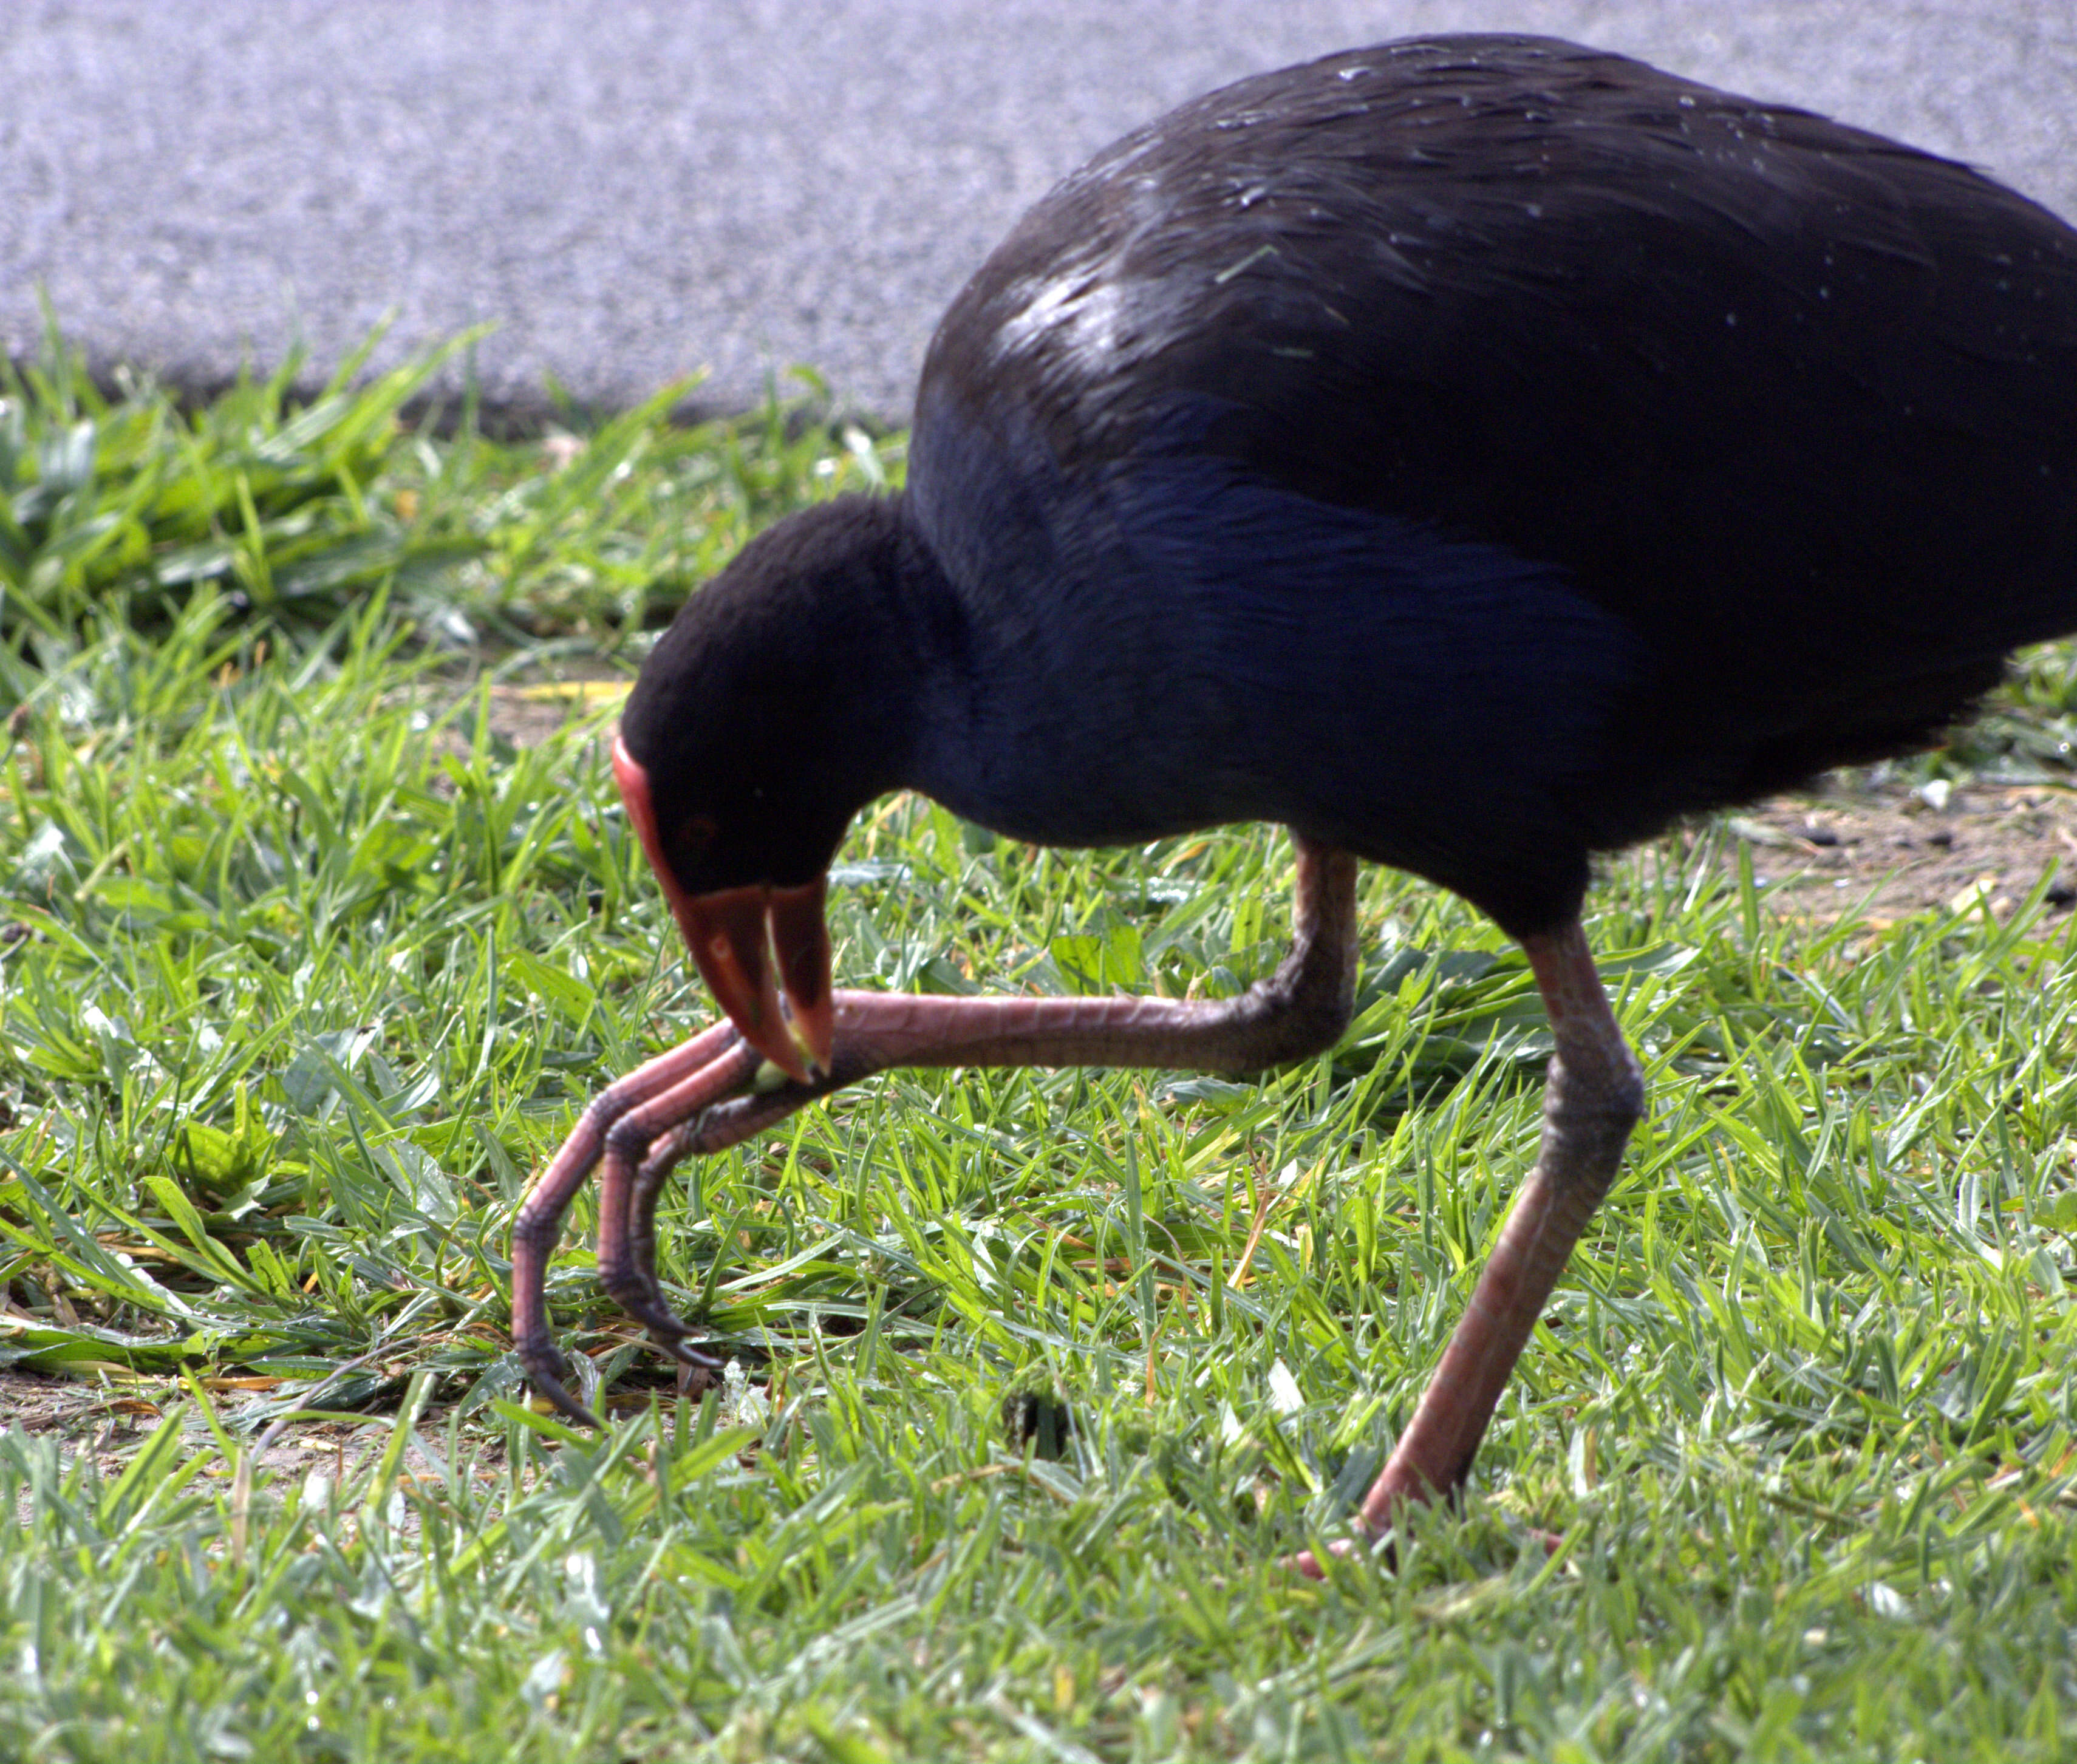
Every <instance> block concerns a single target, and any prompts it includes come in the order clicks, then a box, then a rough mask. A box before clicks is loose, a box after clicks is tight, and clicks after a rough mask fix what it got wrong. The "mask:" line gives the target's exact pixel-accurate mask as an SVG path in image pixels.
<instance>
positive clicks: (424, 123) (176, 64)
mask: <svg viewBox="0 0 2077 1764" xmlns="http://www.w3.org/2000/svg"><path fill="white" fill-rule="evenodd" d="M1451 29H1457V30H1464V29H1472V30H1490V29H1523V30H1534V31H1545V32H1548V33H1550V34H1553V35H1562V36H1568V37H1571V38H1574V39H1575V40H1580V41H1584V42H1588V43H1595V44H1601V45H1605V46H1606V47H1608V48H1615V49H1620V50H1622V51H1625V52H1629V53H1631V54H1635V55H1638V56H1643V57H1644V58H1646V60H1652V61H1655V62H1657V63H1659V64H1661V65H1662V66H1665V67H1667V68H1671V69H1674V70H1675V71H1676V72H1679V73H1686V74H1689V75H1692V76H1693V77H1698V78H1701V79H1705V80H1708V81H1712V82H1713V83H1715V84H1717V85H1725V86H1729V87H1731V88H1733V89H1738V90H1742V91H1745V92H1748V93H1750V94H1754V95H1756V96H1760V97H1764V98H1774V99H1782V100H1787V101H1789V102H1796V103H1800V104H1804V105H1806V106H1810V107H1812V108H1814V109H1817V110H1824V111H1827V112H1829V113H1831V114H1834V115H1838V116H1840V117H1842V118H1844V119H1846V120H1849V121H1851V122H1854V123H1860V124H1863V125H1865V126H1867V127H1874V128H1877V129H1880V130H1883V131H1886V132H1888V133H1890V134H1893V135H1899V136H1900V137H1902V138H1904V139H1908V140H1911V141H1913V142H1915V143H1917V144H1920V145H1922V146H1926V147H1929V148H1933V149H1934V150H1936V151H1938V152H1946V153H1949V154H1952V155H1954V156H1957V157H1959V158H1962V159H1965V160H1970V161H1971V162H1972V163H1974V164H1979V165H1981V166H1983V167H1984V168H1986V169H1988V170H1989V171H1991V172H1992V173H1995V174H1996V175H1998V176H2000V177H2003V178H2004V179H2005V180H2006V181H2008V182H2010V183H2012V184H2013V185H2017V187H2018V188H2019V189H2022V190H2024V191H2025V192H2026V193H2029V195H2032V196H2033V197H2035V198H2038V199H2039V200H2041V201H2042V202H2046V203H2047V204H2048V205H2049V206H2051V207H2054V208H2056V209H2058V210H2060V211H2061V212H2062V213H2065V214H2071V215H2073V216H2077V5H2073V4H2072V0H1746V3H1736V0H1728V3H1727V0H1676V3H1661V0H1508V3H1499V0H1446V3H1445V0H1392V3H1385V0H1371V3H1367V4H1363V3H1358V0H1133V3H1109V4H1106V3H1105V0H936V3H924V0H848V3H847V0H681V3H679V4H676V5H672V4H668V3H664V0H592V3H581V0H569V3H565V4H547V3H545V0H540V3H534V0H525V3H522V0H415V3H407V0H357V3H355V0H337V3H331V4H327V3H323V0H185V3H175V0H134V3H120V0H0V89H4V90H5V92H6V102H5V104H4V105H0V270H3V271H4V274H0V338H4V341H5V343H6V347H7V348H8V350H9V352H10V353H12V354H17V355H19V353H21V352H23V351H24V350H25V349H27V348H31V347H33V346H34V344H35V340H36V338H37V335H38V334H39V332H40V328H41V319H40V315H39V310H38V305H37V299H38V290H39V289H43V290H44V291H46V292H47V293H48V295H49V297H50V298H51V300H52V302H53V304H54V305H55V306H56V310H57V312H58V314H59V317H60V321H61V322H62V324H63V326H64V327H65V331H66V332H67V333H68V334H69V335H70V336H71V337H72V338H73V340H74V341H76V342H77V343H81V344H83V345H84V346H85V347H86V348H87V349H88V351H89V354H90V356H92V357H93V359H94V360H95V362H96V363H97V364H98V365H102V366H104V367H105V366H106V365H108V364H112V363H114V362H117V361H131V362H136V363H141V364H147V365H149V366H151V367H152V368H156V369H157V370H159V371H160V372H163V373H164V374H165V375H166V376H167V377H169V378H170V379H172V380H173V381H176V382H177V383H180V384H181V385H187V386H189V387H193V388H198V389H206V388H207V387H209V386H210V385H214V384H219V383H221V381H223V380H224V379H225V378H226V377H227V376H229V375H230V374H231V373H232V372H235V369H236V368H237V366H238V364H239V361H240V360H241V359H242V358H246V357H249V358H250V359H251V360H253V361H255V362H256V363H258V364H262V365H267V366H271V365H272V364H275V363H277V362H278V361H279V360H281V358H282V356H283V355H284V353H285V351H287V350H288V349H289V347H291V346H292V345H293V343H296V342H297V341H298V340H300V341H302V343H305V344H306V345H307V347H308V348H309V351H310V359H311V362H312V364H313V367H314V369H322V368H323V367H324V366H326V365H328V364H331V363H333V362H335V361H336V360H338V359H339V357H340V356H341V355H342V353H343V352H345V351H347V350H348V349H349V348H350V347H352V345H353V344H354V343H356V342H357V341H358V340H359V339H361V338H362V337H363V336H364V335H366V333H367V332H368V330H369V329H370V327H373V325H374V324H375V323H376V322H377V321H378V320H379V319H381V318H382V317H383V316H384V315H385V314H390V313H393V314H395V318H396V322H395V325H394V327H393V330H392V331H391V332H390V335H389V342H388V343H386V344H385V348H384V350H383V352H382V353H381V356H378V358H377V359H378V363H381V362H384V361H389V360H396V359H398V357H399V356H401V355H402V353H403V352H406V350H408V349H410V348H414V347H418V346H420V345H422V344H424V343H428V342H431V341H434V340H437V339H441V338H444V337H447V336H449V335H452V334H454V333H455V332H456V331H460V330H461V329H462V328H463V327H466V326H468V325H472V324H474V323H477V322H481V321H485V320H489V321H492V322H495V323H496V325H497V327H498V328H497V331H496V333H495V334H494V335H493V336H492V337H491V338H490V339H489V340H488V341H486V342H485V343H483V344H482V345H481V347H480V349H479V351H478V355H477V372H478V376H479V378H480V380H481V384H482V385H483V386H484V388H485V393H486V395H487V397H489V399H490V400H491V401H493V403H495V404H497V405H499V406H503V407H505V408H506V409H507V410H510V411H513V412H514V413H515V414H523V413H524V412H526V411H527V410H530V409H533V408H537V407H538V406H539V401H540V396H541V392H542V389H543V386H544V385H546V384H547V381H549V380H550V379H551V378H552V379H553V380H554V381H558V382H560V384H562V385H564V386H566V387H568V388H569V389H571V390H572V392H573V393H576V395H578V396H579V397H581V398H583V399H585V400H586V401H593V402H596V403H601V404H622V403H626V402H628V401H632V400H634V399H636V398H639V397H642V396H643V395H645V394H647V393H649V392H651V391H653V390H655V389H657V388H658V387H660V386H661V385H664V383H666V382H667V381H671V380H672V379H674V378H676V377H680V376H682V375H685V374H688V373H690V372H695V371H697V370H701V369H705V370H707V371H708V372H709V376H710V377H709V378H708V379H707V381H706V385H705V387H704V389H703V391H702V393H701V401H703V402H705V403H708V404H710V405H715V406H741V405H743V404H745V403H747V402H750V401H754V400H755V398H756V397H758V396H759V393H760V387H761V385H762V384H763V382H764V376H765V375H766V374H767V373H768V372H770V371H771V370H772V369H774V368H784V367H785V365H786V364H789V363H792V362H796V361H801V362H808V363H811V364H814V365H815V366H817V367H818V368H820V369H821V370H822V372H824V373H825V374H826V376H827V377H828V378H829V380H830V382H831V383H832V385H833V386H834V387H835V389H836V390H837V392H838V393H839V396H840V397H842V398H843V399H844V400H845V401H847V403H850V404H852V405H854V406H856V407H859V408H863V409H866V410H872V411H873V412H876V413H877V414H881V415H884V416H886V417H889V418H900V417H901V416H903V415H905V413H906V410H907V406H908V402H909V396H910V393H911V391H912V389H913V388H914V381H915V374H916V369H917V367H918V364H919V363H920V361H921V359H922V350H923V346H924V344H925V343H926V341H927V339H928V338H929V335H930V327H931V326H932V324H933V323H934V322H935V320H936V318H937V315H938V314H939V311H940V310H942V309H943V306H944V305H945V304H946V302H947V301H948V300H949V299H950V298H951V296H952V294H953V293H955V291H956V290H957V289H958V287H959V285H960V283H961V282H962V281H964V279H965V278H966V277H967V276H968V274H969V273H971V272H972V270H973V269H974V268H975V267H976V265H977V264H979V263H980V260H981V259H982V257H983V256H984V255H985V254H986V252H987V251H988V249H989V246H990V245H991V244H992V243H993V242H994V241H995V240H996V239H997V238H998V237H999V236H1000V235H1001V233H1002V232H1003V231H1004V230H1005V228H1006V227H1008V226H1009V223H1010V222H1011V221H1012V220H1013V219H1014V218H1015V216H1016V215H1017V214H1018V212H1019V210H1022V207H1023V206H1025V205H1026V204H1027V203H1028V202H1030V201H1032V200H1033V199H1034V198H1035V197H1037V196H1038V195H1039V193H1041V192H1043V190H1044V189H1046V188H1047V185H1050V184H1051V182H1052V181H1054V180H1055V178H1057V177H1059V176H1060V175H1061V174H1062V173H1065V172H1067V171H1068V170H1069V169H1070V168H1072V167H1073V166H1074V165H1075V164H1076V163H1077V162H1078V161H1079V160H1081V159H1083V158H1084V156H1087V155H1088V153H1089V152H1092V151H1093V150H1094V149H1095V148H1098V147H1100V146H1101V145H1102V144H1104V143H1105V141H1107V140H1109V139H1111V138H1112V137H1113V136H1115V135H1118V134H1120V133H1122V131H1124V130H1126V129H1127V128H1129V127H1132V126H1133V125H1134V124H1135V123H1139V122H1142V121H1143V120H1145V119H1147V118H1149V117H1151V116H1153V115H1155V114H1157V113H1158V112H1159V111H1160V110H1163V109H1164V108H1166V107H1167V106H1169V105H1172V104H1173V103H1176V102H1179V101H1180V100H1181V99H1183V98H1188V97H1189V96H1191V95H1193V94H1195V93H1197V92H1200V91H1203V90H1205V89H1209V87H1211V86H1213V85H1217V84H1220V83H1222V81H1226V80H1229V79H1232V78H1235V77H1238V76H1240V75H1242V74H1244V73H1253V72H1256V71H1259V70H1261V69H1267V68H1270V67H1274V66H1277V65H1279V64H1283V63H1285V62H1288V61H1294V60H1301V59H1303V58H1305V57H1306V56H1311V55H1315V54H1320V53H1323V52H1326V51H1328V50H1330V49H1334V48H1345V47H1349V46H1351V45H1355V44H1363V43H1368V42H1376V41H1380V40H1384V39H1385V38H1388V37H1392V36H1399V35H1408V34H1411V33H1414V32H1420V31H1438V30H1451Z"/></svg>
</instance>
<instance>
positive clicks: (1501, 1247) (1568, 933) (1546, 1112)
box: [1297, 922, 1644, 1575]
mask: <svg viewBox="0 0 2077 1764" xmlns="http://www.w3.org/2000/svg"><path fill="white" fill-rule="evenodd" d="M1523 947H1524V949H1525V950H1526V951H1527V952H1528V955H1529V961H1530V967H1532V968H1533V969H1534V971H1535V974H1536V984H1537V985H1538V988H1540V989H1541V990H1542V994H1543V1002H1544V1005H1545V1006H1546V1009H1548V1010H1549V1011H1550V1026H1551V1029H1552V1031H1553V1032H1554V1034H1555V1036H1556V1038H1557V1042H1558V1046H1557V1050H1556V1051H1555V1053H1554V1054H1553V1055H1551V1057H1550V1072H1549V1075H1548V1077H1547V1078H1546V1081H1545V1084H1544V1091H1543V1138H1542V1144H1541V1146H1539V1147H1538V1151H1537V1156H1536V1166H1535V1167H1534V1169H1533V1170H1531V1171H1530V1173H1529V1177H1528V1179H1527V1180H1526V1181H1525V1182H1524V1183H1523V1184H1522V1186H1521V1193H1520V1194H1519V1195H1518V1196H1517V1197H1516V1199H1515V1203H1514V1206H1513V1210H1512V1211H1510V1212H1509V1214H1508V1217H1507V1223H1506V1224H1505V1225H1503V1226H1502V1227H1501V1234H1500V1241H1499V1242H1498V1243H1496V1245H1494V1246H1493V1253H1492V1258H1491V1259H1489V1260H1488V1262H1487V1263H1486V1265H1485V1269H1484V1272H1482V1273H1481V1274H1480V1275H1479V1283H1478V1285H1477V1286H1476V1288H1474V1289H1473V1290H1472V1292H1471V1303H1470V1304H1468V1305H1467V1307H1466V1308H1465V1311H1464V1314H1463V1317H1462V1318H1461V1319H1460V1320H1459V1322H1458V1325H1457V1327H1456V1330H1455V1333H1453V1334H1452V1335H1451V1338H1450V1345H1449V1346H1448V1347H1446V1349H1445V1350H1443V1354H1442V1363H1441V1364H1440V1365H1439V1366H1438V1367H1436V1368H1435V1372H1434V1376H1433V1377H1432V1378H1431V1379H1430V1380H1429V1381H1428V1388H1427V1390H1426V1392H1424V1393H1423V1395H1422V1396H1421V1405H1420V1407H1419V1408H1417V1409H1416V1410H1415V1411H1414V1414H1413V1421H1412V1423H1411V1424H1410V1425H1409V1426H1408V1428H1407V1429H1406V1431H1405V1433H1403V1434H1401V1436H1400V1440H1399V1444H1398V1446H1397V1449H1396V1450H1394V1451H1393V1453H1392V1457H1391V1458H1390V1460H1389V1461H1388V1462H1387V1463H1386V1465H1385V1467H1384V1470H1383V1471H1381V1472H1380V1474H1379V1475H1378V1479H1377V1480H1376V1482H1375V1483H1371V1489H1370V1492H1369V1493H1368V1494H1367V1496H1364V1497H1363V1507H1362V1509H1361V1511H1360V1512H1359V1514H1358V1515H1357V1519H1356V1525H1357V1529H1359V1531H1361V1532H1362V1533H1363V1534H1364V1535H1365V1536H1367V1537H1376V1536H1377V1535H1379V1534H1380V1533H1382V1532H1384V1531H1385V1530H1387V1529H1389V1528H1390V1526H1391V1525H1392V1520H1393V1516H1394V1515H1395V1514H1396V1512H1398V1510H1399V1509H1400V1508H1401V1507H1402V1506H1403V1505H1404V1504H1406V1503H1408V1502H1410V1501H1428V1500H1433V1499H1434V1498H1435V1497H1436V1496H1438V1495H1447V1494H1450V1493H1451V1492H1453V1491H1455V1489H1456V1488H1457V1487H1459V1484H1461V1483H1462V1482H1463V1479H1464V1477H1465V1475H1467V1473H1468V1472H1469V1471H1470V1469H1471V1459H1472V1458H1473V1457H1474V1456H1475V1455H1476V1453H1477V1451H1478V1449H1479V1442H1480V1440H1481V1439H1482V1438H1484V1436H1485V1430H1486V1424H1487V1423H1488V1421H1490V1420H1491V1419H1492V1412H1493V1408H1494V1405H1495V1404H1497V1403H1498V1402H1499V1400H1500V1395H1501V1391H1502V1390H1503V1389H1505V1387H1506V1384H1507V1381H1508V1378H1509V1375H1510V1374H1511V1373H1512V1372H1513V1370H1514V1363H1515V1361H1516V1360H1517V1358H1520V1357H1521V1350H1522V1349H1523V1347H1524V1346H1526V1345H1527V1343H1528V1341H1529V1336H1530V1331H1531V1330H1532V1329H1534V1328H1535V1327H1536V1320H1537V1318H1538V1317H1540V1316H1542V1313H1543V1307H1544V1304H1545V1303H1546V1300H1548V1299H1549V1298H1550V1292H1551V1289H1552V1288H1554V1287H1555V1286H1556V1285H1557V1283H1558V1277H1559V1275H1561V1274H1562V1273H1563V1271H1564V1269H1565V1263H1566V1262H1567V1259H1569V1258H1570V1257H1571V1254H1572V1246H1573V1245H1574V1244H1575V1243H1576V1242H1579V1239H1580V1233H1581V1232H1583V1231H1584V1230H1585V1229H1586V1228H1587V1221H1588V1220H1589V1219H1591V1218H1592V1217H1593V1216H1594V1209H1596V1207H1598V1206H1599V1205H1600V1204H1601V1197H1602V1196H1604V1195H1605V1194H1606V1193H1607V1192H1608V1191H1609V1184H1611V1183H1613V1181H1614V1180H1615V1174H1616V1167H1617V1164H1618V1163H1620V1162H1621V1159H1622V1152H1623V1146H1625V1144H1626V1143H1627V1142H1628V1141H1629V1139H1630V1130H1631V1128H1633V1127H1634V1126H1635V1125H1637V1121H1638V1116H1639V1115H1641V1114H1642V1113H1643V1111H1644V1077H1643V1074H1642V1072H1641V1071H1639V1070H1638V1063H1637V1059H1636V1057H1635V1056H1634V1055H1633V1054H1632V1053H1631V1052H1630V1046H1629V1044H1628V1043H1627V1042H1625V1041H1624V1040H1623V1038H1622V1031H1621V1030H1620V1029H1619V1028H1618V1027H1617V1025H1616V1020H1615V1013H1613V1011H1611V1010H1610V1009H1609V1001H1608V994H1607V993H1606V992H1604V991H1603V990H1602V988H1601V983H1600V976H1598V975H1597V974H1596V972H1595V971H1594V958H1593V955H1592V952H1591V951H1589V950H1588V947H1587V939H1586V934H1585V933H1584V932H1583V931H1582V930H1580V926H1579V925H1578V923H1577V922H1574V923H1573V924H1571V925H1568V926H1565V927H1564V928H1563V930H1559V931H1555V932H1552V933H1550V934H1549V935H1548V936H1545V937H1535V938H1528V939H1526V940H1525V942H1524V944H1523ZM1348 1547H1349V1546H1338V1550H1347V1548H1348ZM1297 1566H1299V1568H1300V1569H1301V1571H1303V1572H1305V1573H1307V1574H1309V1575H1318V1573H1319V1572H1320V1567H1319V1564H1318V1563H1317V1562H1316V1561H1314V1560H1313V1556H1312V1554H1311V1553H1310V1552H1309V1551H1308V1552H1307V1553H1305V1554H1303V1555H1301V1557H1300V1558H1298V1563H1297Z"/></svg>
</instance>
